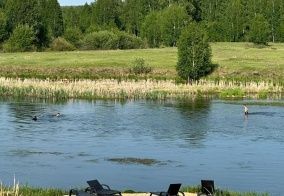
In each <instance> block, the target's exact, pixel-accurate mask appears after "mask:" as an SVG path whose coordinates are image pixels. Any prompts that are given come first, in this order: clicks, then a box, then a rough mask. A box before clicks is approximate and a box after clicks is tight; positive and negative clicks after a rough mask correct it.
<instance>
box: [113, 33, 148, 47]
mask: <svg viewBox="0 0 284 196" xmlns="http://www.w3.org/2000/svg"><path fill="white" fill-rule="evenodd" d="M116 35H117V36H118V43H119V44H118V48H119V49H121V50H125V49H139V48H140V49H141V48H146V43H145V42H144V41H143V40H142V39H141V38H140V37H136V36H135V35H130V34H128V33H126V32H123V31H119V32H117V33H116Z"/></svg>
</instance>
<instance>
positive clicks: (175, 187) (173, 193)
mask: <svg viewBox="0 0 284 196" xmlns="http://www.w3.org/2000/svg"><path fill="white" fill-rule="evenodd" d="M180 187H181V184H170V186H169V188H168V191H159V192H150V196H152V195H159V196H178V195H179V194H178V193H181V194H182V196H184V193H183V192H181V191H179V189H180Z"/></svg>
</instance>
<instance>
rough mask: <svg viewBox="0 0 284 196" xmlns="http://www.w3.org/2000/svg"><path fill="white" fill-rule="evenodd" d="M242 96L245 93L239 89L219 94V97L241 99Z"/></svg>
mask: <svg viewBox="0 0 284 196" xmlns="http://www.w3.org/2000/svg"><path fill="white" fill-rule="evenodd" d="M244 95H245V93H244V92H243V91H242V90H241V89H239V88H236V89H230V90H227V91H222V92H221V94H220V96H221V97H243V96H244Z"/></svg>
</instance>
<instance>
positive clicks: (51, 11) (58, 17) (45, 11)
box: [41, 0, 64, 37]
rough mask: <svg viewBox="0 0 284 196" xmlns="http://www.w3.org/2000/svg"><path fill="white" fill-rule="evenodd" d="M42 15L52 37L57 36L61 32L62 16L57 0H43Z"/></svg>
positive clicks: (62, 30) (62, 29)
mask: <svg viewBox="0 0 284 196" xmlns="http://www.w3.org/2000/svg"><path fill="white" fill-rule="evenodd" d="M41 9H42V15H43V17H44V18H45V22H46V23H47V24H48V29H50V32H51V34H52V36H53V37H59V36H61V35H62V34H63V32H64V28H63V16H62V10H61V8H60V5H59V3H58V1H57V0H48V1H43V6H41Z"/></svg>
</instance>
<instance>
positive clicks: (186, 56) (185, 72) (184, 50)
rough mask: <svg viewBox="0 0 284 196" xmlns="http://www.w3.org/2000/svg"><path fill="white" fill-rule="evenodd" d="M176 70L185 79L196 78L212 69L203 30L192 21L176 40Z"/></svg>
mask: <svg viewBox="0 0 284 196" xmlns="http://www.w3.org/2000/svg"><path fill="white" fill-rule="evenodd" d="M176 69H177V72H178V75H179V76H180V77H182V78H183V79H185V80H187V81H188V82H189V81H190V80H198V79H199V78H200V77H202V76H204V75H206V74H208V73H210V72H211V71H212V63H211V47H210V45H209V41H208V37H207V35H206V32H205V30H204V29H203V28H202V27H201V26H200V25H198V24H197V23H195V22H194V23H192V24H191V25H189V26H188V27H187V28H185V29H184V30H183V31H182V34H181V36H180V38H179V40H178V63H177V67H176Z"/></svg>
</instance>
